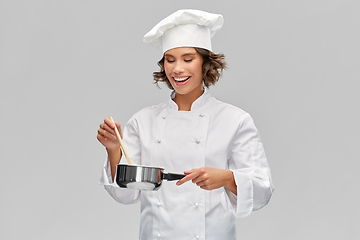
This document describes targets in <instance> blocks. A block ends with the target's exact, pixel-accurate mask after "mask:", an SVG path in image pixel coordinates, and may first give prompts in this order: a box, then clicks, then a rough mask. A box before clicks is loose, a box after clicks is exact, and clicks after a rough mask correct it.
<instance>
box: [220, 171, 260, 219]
mask: <svg viewBox="0 0 360 240" xmlns="http://www.w3.org/2000/svg"><path fill="white" fill-rule="evenodd" d="M231 171H232V172H233V174H234V179H235V183H236V186H237V195H235V194H234V193H232V192H231V191H230V190H228V189H226V188H225V190H224V192H223V193H222V195H221V203H222V205H223V207H224V208H225V210H227V211H229V212H231V213H233V214H234V216H235V217H238V218H240V217H246V216H248V215H249V214H250V213H251V212H252V211H253V196H254V191H253V184H252V181H251V179H250V177H249V176H248V175H247V174H245V173H242V172H238V171H236V170H231Z"/></svg>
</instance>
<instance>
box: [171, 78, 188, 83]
mask: <svg viewBox="0 0 360 240" xmlns="http://www.w3.org/2000/svg"><path fill="white" fill-rule="evenodd" d="M188 78H189V77H183V78H176V77H174V79H175V81H178V82H181V81H184V80H186V79H188Z"/></svg>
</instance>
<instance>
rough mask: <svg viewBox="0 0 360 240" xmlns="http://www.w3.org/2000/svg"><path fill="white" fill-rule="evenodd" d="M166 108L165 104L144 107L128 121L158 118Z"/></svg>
mask: <svg viewBox="0 0 360 240" xmlns="http://www.w3.org/2000/svg"><path fill="white" fill-rule="evenodd" d="M165 108H166V102H163V103H160V104H157V105H153V106H149V107H145V108H143V109H141V110H140V111H138V112H136V113H135V114H134V115H133V116H132V117H131V119H130V121H141V120H143V119H144V120H150V119H153V118H155V117H156V116H158V115H159V114H160V113H161V112H162V111H163V110H164V109H165Z"/></svg>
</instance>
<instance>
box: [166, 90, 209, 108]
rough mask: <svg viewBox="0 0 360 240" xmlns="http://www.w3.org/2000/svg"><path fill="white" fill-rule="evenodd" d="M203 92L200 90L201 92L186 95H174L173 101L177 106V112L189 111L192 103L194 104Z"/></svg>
mask: <svg viewBox="0 0 360 240" xmlns="http://www.w3.org/2000/svg"><path fill="white" fill-rule="evenodd" d="M203 92H204V90H203V89H201V91H196V92H195V91H193V92H191V93H188V94H179V93H175V97H174V99H173V100H174V102H175V103H176V104H177V105H178V108H179V111H190V110H191V106H192V104H193V102H195V100H196V99H198V98H199V97H200V96H201V95H202V94H203Z"/></svg>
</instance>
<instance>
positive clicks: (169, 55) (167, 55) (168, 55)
mask: <svg viewBox="0 0 360 240" xmlns="http://www.w3.org/2000/svg"><path fill="white" fill-rule="evenodd" d="M192 55H196V53H185V54H183V55H181V57H186V56H192ZM165 57H174V56H173V55H171V54H168V53H167V54H165Z"/></svg>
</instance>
